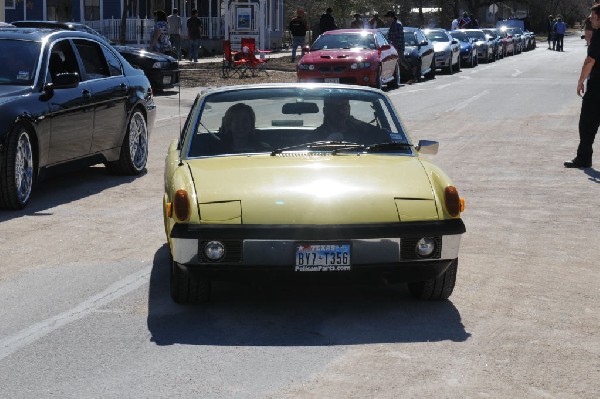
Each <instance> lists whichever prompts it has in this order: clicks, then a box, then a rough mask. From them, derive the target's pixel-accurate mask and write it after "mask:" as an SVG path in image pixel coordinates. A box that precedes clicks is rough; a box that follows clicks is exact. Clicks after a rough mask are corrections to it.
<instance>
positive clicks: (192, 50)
mask: <svg viewBox="0 0 600 399" xmlns="http://www.w3.org/2000/svg"><path fill="white" fill-rule="evenodd" d="M186 25H187V31H188V41H189V54H188V56H189V59H190V61H193V62H198V49H199V48H200V36H201V35H202V32H201V30H202V22H201V21H200V18H198V10H196V9H195V8H194V9H193V10H192V16H191V17H190V18H189V19H188V20H187V22H186Z"/></svg>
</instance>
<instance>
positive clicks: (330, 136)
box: [311, 97, 390, 145]
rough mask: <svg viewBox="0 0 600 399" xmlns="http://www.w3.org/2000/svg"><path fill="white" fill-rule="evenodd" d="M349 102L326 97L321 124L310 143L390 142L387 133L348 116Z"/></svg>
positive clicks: (339, 98)
mask: <svg viewBox="0 0 600 399" xmlns="http://www.w3.org/2000/svg"><path fill="white" fill-rule="evenodd" d="M350 111H351V107H350V101H349V100H348V99H347V98H342V97H326V98H325V100H324V105H323V124H322V125H321V126H319V127H318V128H316V129H315V132H314V135H313V137H312V140H311V141H348V142H351V143H357V144H364V145H369V144H377V143H387V142H389V141H390V135H389V133H386V132H385V131H384V130H382V129H380V128H378V127H377V126H373V125H371V124H369V123H367V122H363V121H361V120H358V119H356V118H355V117H353V116H352V115H351V114H350Z"/></svg>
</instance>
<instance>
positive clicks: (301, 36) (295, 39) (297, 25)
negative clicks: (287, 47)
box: [289, 8, 308, 62]
mask: <svg viewBox="0 0 600 399" xmlns="http://www.w3.org/2000/svg"><path fill="white" fill-rule="evenodd" d="M289 29H290V34H291V35H292V62H294V61H296V50H297V49H298V46H300V49H301V50H302V55H304V42H305V40H306V31H307V30H308V26H307V25H306V19H305V18H304V10H303V9H301V8H300V9H298V10H296V16H295V17H294V18H292V19H291V20H290V24H289Z"/></svg>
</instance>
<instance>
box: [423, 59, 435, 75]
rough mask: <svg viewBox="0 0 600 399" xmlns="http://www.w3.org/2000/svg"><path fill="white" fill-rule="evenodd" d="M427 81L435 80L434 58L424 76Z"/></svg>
mask: <svg viewBox="0 0 600 399" xmlns="http://www.w3.org/2000/svg"><path fill="white" fill-rule="evenodd" d="M425 77H426V78H427V79H434V78H435V57H434V58H432V59H431V65H430V66H429V72H427V73H426V74H425Z"/></svg>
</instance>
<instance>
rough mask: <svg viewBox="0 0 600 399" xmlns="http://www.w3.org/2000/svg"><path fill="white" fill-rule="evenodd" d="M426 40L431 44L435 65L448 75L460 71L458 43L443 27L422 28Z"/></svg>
mask: <svg viewBox="0 0 600 399" xmlns="http://www.w3.org/2000/svg"><path fill="white" fill-rule="evenodd" d="M423 33H425V36H426V37H427V40H429V42H430V43H432V44H433V49H434V51H435V67H436V68H439V69H442V70H444V71H446V73H448V74H449V75H452V74H453V73H454V72H458V71H460V44H459V43H458V40H456V39H454V38H453V37H452V36H450V34H449V33H448V31H446V30H445V29H425V30H423Z"/></svg>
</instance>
